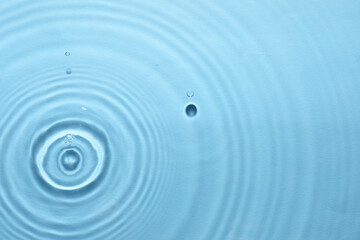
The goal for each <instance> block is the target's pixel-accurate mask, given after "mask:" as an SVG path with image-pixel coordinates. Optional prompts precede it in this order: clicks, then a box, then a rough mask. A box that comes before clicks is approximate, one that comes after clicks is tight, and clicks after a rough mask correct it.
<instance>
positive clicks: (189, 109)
mask: <svg viewBox="0 0 360 240" xmlns="http://www.w3.org/2000/svg"><path fill="white" fill-rule="evenodd" d="M185 113H186V115H187V116H188V117H195V116H196V114H197V107H196V106H195V105H194V104H189V105H187V106H186V108H185Z"/></svg>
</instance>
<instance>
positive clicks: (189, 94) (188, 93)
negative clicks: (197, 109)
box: [186, 91, 194, 97]
mask: <svg viewBox="0 0 360 240" xmlns="http://www.w3.org/2000/svg"><path fill="white" fill-rule="evenodd" d="M186 95H187V96H188V97H193V96H194V92H193V91H188V92H187V93H186Z"/></svg>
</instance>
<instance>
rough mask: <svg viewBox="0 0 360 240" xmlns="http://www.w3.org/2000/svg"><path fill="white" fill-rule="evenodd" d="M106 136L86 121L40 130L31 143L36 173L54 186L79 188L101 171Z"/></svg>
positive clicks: (90, 181) (67, 188)
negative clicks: (41, 131)
mask: <svg viewBox="0 0 360 240" xmlns="http://www.w3.org/2000/svg"><path fill="white" fill-rule="evenodd" d="M106 148H107V140H106V137H105V135H104V134H103V133H102V132H100V131H99V130H97V129H95V128H94V127H91V126H88V125H87V124H86V123H83V122H76V121H71V122H66V121H62V122H60V123H56V124H54V125H53V126H51V127H50V128H49V129H47V130H46V131H45V132H43V133H41V134H40V136H39V137H38V138H37V139H36V140H35V141H34V145H33V147H32V151H33V156H34V161H35V164H36V166H37V174H39V175H40V177H41V178H42V179H43V180H44V181H45V182H47V183H48V184H50V185H51V186H53V187H55V188H58V189H61V190H76V189H79V188H82V187H85V186H87V185H88V184H90V183H92V182H93V181H95V180H96V178H97V177H98V176H99V175H100V174H101V173H102V169H103V165H105V163H104V162H105V161H106V158H107V157H108V156H106V155H105V153H106V152H108V151H107V150H106Z"/></svg>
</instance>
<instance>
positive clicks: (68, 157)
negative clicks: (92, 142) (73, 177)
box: [61, 150, 80, 171]
mask: <svg viewBox="0 0 360 240" xmlns="http://www.w3.org/2000/svg"><path fill="white" fill-rule="evenodd" d="M79 163H80V155H79V154H78V153H77V152H76V151H74V150H67V151H66V152H64V153H63V155H62V156H61V164H62V166H63V167H64V169H65V170H67V171H74V170H75V169H76V168H77V167H78V166H79Z"/></svg>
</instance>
